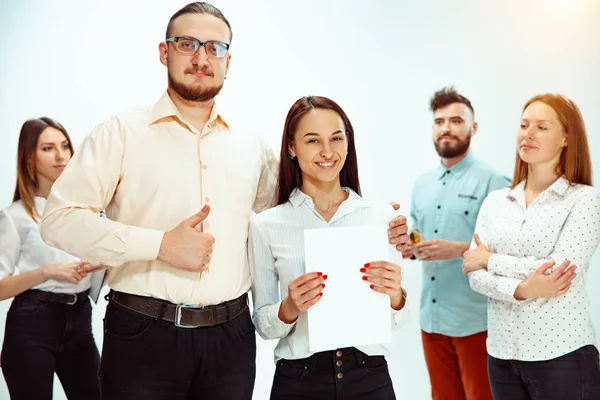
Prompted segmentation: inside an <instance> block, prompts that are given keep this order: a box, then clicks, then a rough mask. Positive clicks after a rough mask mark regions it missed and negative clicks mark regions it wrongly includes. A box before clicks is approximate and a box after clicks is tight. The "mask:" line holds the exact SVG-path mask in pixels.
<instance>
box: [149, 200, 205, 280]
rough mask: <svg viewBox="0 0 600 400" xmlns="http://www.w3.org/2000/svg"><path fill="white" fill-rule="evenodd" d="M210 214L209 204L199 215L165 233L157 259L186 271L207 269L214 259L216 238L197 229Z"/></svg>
mask: <svg viewBox="0 0 600 400" xmlns="http://www.w3.org/2000/svg"><path fill="white" fill-rule="evenodd" d="M209 212H210V206H209V205H208V204H207V205H205V206H204V207H202V209H201V210H200V211H199V212H198V213H197V214H194V215H192V216H191V217H189V218H187V219H186V220H184V221H182V222H181V223H180V224H179V225H177V226H176V227H175V228H174V229H173V230H171V231H169V232H167V233H165V235H164V236H163V240H162V243H161V245H160V250H159V251H158V258H157V259H158V260H160V261H164V262H166V263H169V264H171V265H173V266H174V267H175V268H179V269H182V270H184V271H193V272H201V271H203V270H204V269H206V267H207V266H208V264H209V263H210V260H211V257H212V252H213V247H214V244H215V238H214V236H213V235H211V234H210V233H203V232H201V231H200V230H198V229H196V227H197V226H198V225H199V224H201V223H202V221H204V220H205V219H206V217H207V216H208V213H209Z"/></svg>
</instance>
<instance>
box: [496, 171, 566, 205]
mask: <svg viewBox="0 0 600 400" xmlns="http://www.w3.org/2000/svg"><path fill="white" fill-rule="evenodd" d="M526 181H527V179H523V180H522V181H521V182H519V184H518V185H517V186H515V188H514V189H512V190H510V191H509V192H508V194H507V195H506V197H510V198H512V199H513V200H515V199H518V198H519V197H520V196H522V195H523V193H524V192H525V183H526ZM569 186H571V184H570V183H569V181H568V179H567V178H565V177H564V176H561V177H560V178H558V179H557V180H556V182H554V183H553V184H552V185H550V187H549V188H548V189H546V190H544V192H546V191H552V192H554V193H556V194H557V195H559V196H561V197H564V195H565V193H566V192H567V189H568V188H569Z"/></svg>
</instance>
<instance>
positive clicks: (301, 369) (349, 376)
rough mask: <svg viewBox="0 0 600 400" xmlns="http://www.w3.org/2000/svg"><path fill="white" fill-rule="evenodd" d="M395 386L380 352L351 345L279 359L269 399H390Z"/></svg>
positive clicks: (391, 399) (393, 396) (392, 397)
mask: <svg viewBox="0 0 600 400" xmlns="http://www.w3.org/2000/svg"><path fill="white" fill-rule="evenodd" d="M395 398H396V396H395V394H394V387H393V386H392V380H391V378H390V374H389V371H388V366H387V362H386V361H385V357H383V356H368V355H366V354H365V353H363V352H361V351H359V350H357V349H355V348H353V347H350V348H343V349H337V350H333V351H324V352H321V353H316V354H313V355H312V356H310V357H308V358H303V359H300V360H279V361H277V364H276V367H275V377H274V379H273V387H272V389H271V400H292V399H293V400H300V399H306V400H309V399H310V400H393V399H395Z"/></svg>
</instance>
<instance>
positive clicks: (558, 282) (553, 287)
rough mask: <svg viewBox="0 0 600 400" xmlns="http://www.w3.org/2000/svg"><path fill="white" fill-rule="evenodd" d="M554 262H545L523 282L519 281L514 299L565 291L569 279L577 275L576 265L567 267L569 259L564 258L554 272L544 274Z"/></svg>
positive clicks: (550, 295)
mask: <svg viewBox="0 0 600 400" xmlns="http://www.w3.org/2000/svg"><path fill="white" fill-rule="evenodd" d="M554 264H555V262H554V261H549V262H545V263H544V264H542V265H541V266H540V267H539V268H538V269H537V270H536V271H535V272H534V273H533V274H531V276H530V277H529V278H527V280H526V281H525V282H523V283H520V284H519V286H517V289H516V290H515V294H514V297H515V299H517V300H526V299H534V298H535V299H537V298H551V297H558V296H562V295H563V294H565V293H567V291H568V290H569V288H570V287H571V281H572V280H573V279H575V277H576V276H577V273H576V272H575V271H576V270H577V266H575V265H573V266H571V267H570V268H569V265H570V264H571V261H569V260H566V261H563V263H562V264H560V265H559V266H558V268H556V269H555V270H554V272H552V273H551V274H549V275H546V271H548V270H549V269H550V268H552V267H553V266H554Z"/></svg>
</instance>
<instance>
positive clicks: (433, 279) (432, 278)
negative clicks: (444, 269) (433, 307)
mask: <svg viewBox="0 0 600 400" xmlns="http://www.w3.org/2000/svg"><path fill="white" fill-rule="evenodd" d="M431 280H432V281H435V276H432V277H431ZM433 302H434V303H435V300H434V301H433Z"/></svg>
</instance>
